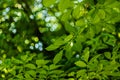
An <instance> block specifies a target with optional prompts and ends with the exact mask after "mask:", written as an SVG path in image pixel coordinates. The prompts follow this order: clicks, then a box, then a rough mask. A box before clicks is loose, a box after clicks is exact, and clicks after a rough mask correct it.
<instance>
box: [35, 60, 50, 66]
mask: <svg viewBox="0 0 120 80" xmlns="http://www.w3.org/2000/svg"><path fill="white" fill-rule="evenodd" d="M48 62H49V61H48V60H43V59H41V60H36V64H37V66H38V67H41V66H43V65H45V64H47V63H48Z"/></svg>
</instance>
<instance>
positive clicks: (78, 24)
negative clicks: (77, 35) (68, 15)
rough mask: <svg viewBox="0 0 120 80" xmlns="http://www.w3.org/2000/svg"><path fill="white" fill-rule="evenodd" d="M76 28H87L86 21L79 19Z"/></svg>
mask: <svg viewBox="0 0 120 80" xmlns="http://www.w3.org/2000/svg"><path fill="white" fill-rule="evenodd" d="M75 24H76V26H85V25H86V23H85V20H84V19H83V18H82V19H79V20H77V21H76V22H75Z"/></svg>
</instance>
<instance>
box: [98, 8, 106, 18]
mask: <svg viewBox="0 0 120 80" xmlns="http://www.w3.org/2000/svg"><path fill="white" fill-rule="evenodd" d="M98 15H99V16H100V18H101V19H104V18H105V11H104V10H103V9H99V11H98Z"/></svg>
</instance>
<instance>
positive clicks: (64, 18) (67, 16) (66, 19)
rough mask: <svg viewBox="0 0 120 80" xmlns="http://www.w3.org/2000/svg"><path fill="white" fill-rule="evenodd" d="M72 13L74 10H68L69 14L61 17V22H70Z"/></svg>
mask: <svg viewBox="0 0 120 80" xmlns="http://www.w3.org/2000/svg"><path fill="white" fill-rule="evenodd" d="M71 11H72V10H68V11H67V12H65V13H64V14H63V15H62V17H61V20H62V21H64V22H66V21H68V20H69V19H70V17H71Z"/></svg>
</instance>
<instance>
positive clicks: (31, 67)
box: [25, 64, 36, 69]
mask: <svg viewBox="0 0 120 80" xmlns="http://www.w3.org/2000/svg"><path fill="white" fill-rule="evenodd" d="M25 67H27V68H30V69H36V66H35V65H34V64H25Z"/></svg>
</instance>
